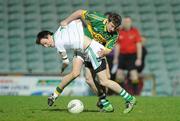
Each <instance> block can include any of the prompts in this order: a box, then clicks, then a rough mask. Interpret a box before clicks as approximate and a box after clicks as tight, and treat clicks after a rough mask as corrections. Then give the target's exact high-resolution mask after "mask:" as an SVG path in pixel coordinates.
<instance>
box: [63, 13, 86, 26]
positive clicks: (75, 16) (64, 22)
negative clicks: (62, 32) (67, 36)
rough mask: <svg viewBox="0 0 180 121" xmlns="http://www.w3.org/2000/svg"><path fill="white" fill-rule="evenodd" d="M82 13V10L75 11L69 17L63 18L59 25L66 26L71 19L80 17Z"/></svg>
mask: <svg viewBox="0 0 180 121" xmlns="http://www.w3.org/2000/svg"><path fill="white" fill-rule="evenodd" d="M82 13H83V10H77V11H75V12H74V13H72V14H71V15H70V16H69V17H67V18H66V19H65V20H63V21H61V23H60V25H61V26H67V25H68V24H69V23H70V22H71V21H73V20H76V19H78V18H81V16H82Z"/></svg>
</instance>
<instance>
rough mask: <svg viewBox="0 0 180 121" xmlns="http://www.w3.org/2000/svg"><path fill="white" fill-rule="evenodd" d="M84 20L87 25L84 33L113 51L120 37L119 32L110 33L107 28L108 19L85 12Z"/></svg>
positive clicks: (94, 13)
mask: <svg viewBox="0 0 180 121" xmlns="http://www.w3.org/2000/svg"><path fill="white" fill-rule="evenodd" d="M82 19H83V20H84V21H85V23H86V25H87V26H86V27H85V28H84V33H85V35H86V36H88V37H89V38H91V39H94V40H96V41H98V42H99V43H101V44H103V45H104V46H105V47H106V48H108V49H112V48H113V47H114V45H115V43H116V39H117V37H118V33H117V32H113V33H109V32H108V31H107V28H106V23H107V18H106V16H104V15H101V14H99V13H97V12H90V11H86V10H84V11H83V14H82Z"/></svg>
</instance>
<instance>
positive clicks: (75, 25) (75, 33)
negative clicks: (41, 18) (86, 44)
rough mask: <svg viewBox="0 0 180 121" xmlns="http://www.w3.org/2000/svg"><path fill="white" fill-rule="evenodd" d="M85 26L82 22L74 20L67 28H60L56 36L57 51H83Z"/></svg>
mask: <svg viewBox="0 0 180 121" xmlns="http://www.w3.org/2000/svg"><path fill="white" fill-rule="evenodd" d="M83 37H84V32H83V25H82V22H81V21H80V20H74V21H72V22H71V23H69V24H68V25H67V26H65V27H62V26H60V27H59V28H58V30H57V31H56V32H55V34H54V41H55V47H56V48H57V51H59V52H63V51H66V49H83Z"/></svg>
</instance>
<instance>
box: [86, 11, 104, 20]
mask: <svg viewBox="0 0 180 121" xmlns="http://www.w3.org/2000/svg"><path fill="white" fill-rule="evenodd" d="M86 14H88V15H89V16H92V17H94V18H97V19H99V20H104V19H106V16H105V15H104V14H102V13H100V12H98V11H87V12H86Z"/></svg>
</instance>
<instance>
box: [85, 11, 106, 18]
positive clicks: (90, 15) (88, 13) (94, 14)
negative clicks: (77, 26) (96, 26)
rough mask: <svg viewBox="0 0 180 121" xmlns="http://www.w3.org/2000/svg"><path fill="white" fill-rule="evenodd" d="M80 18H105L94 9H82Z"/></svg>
mask: <svg viewBox="0 0 180 121" xmlns="http://www.w3.org/2000/svg"><path fill="white" fill-rule="evenodd" d="M82 19H83V20H85V21H103V20H104V19H105V16H103V15H101V14H99V13H97V12H95V11H87V10H83V12H82Z"/></svg>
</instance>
